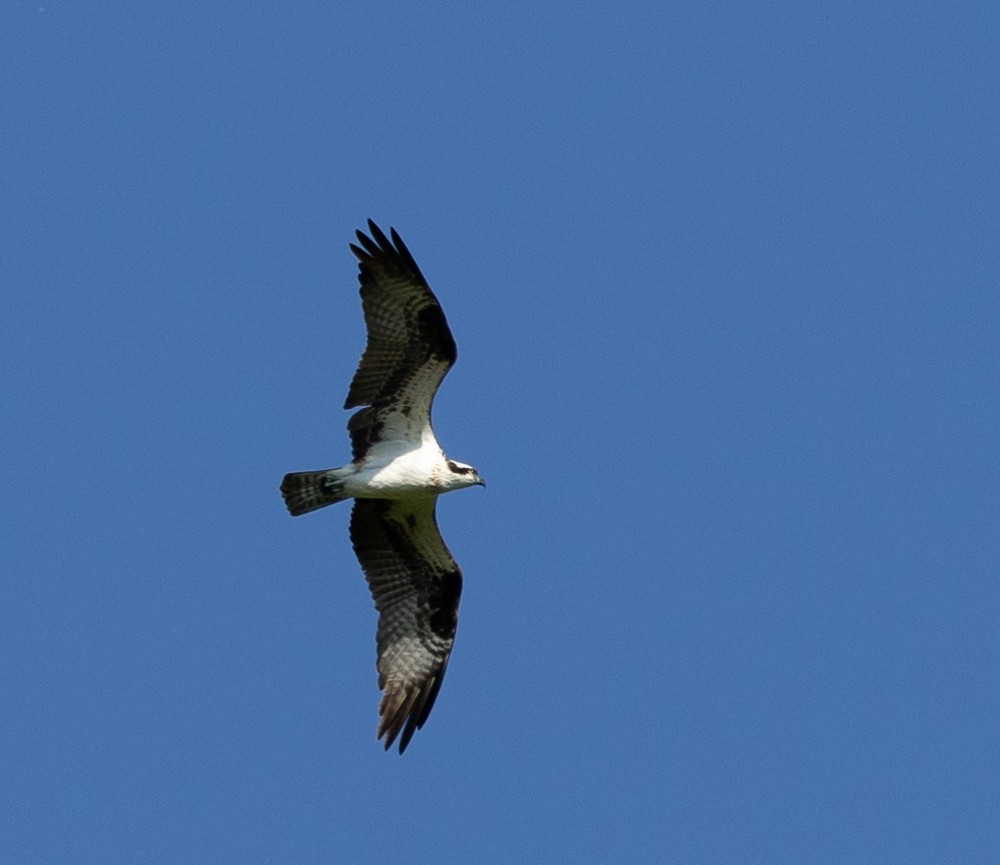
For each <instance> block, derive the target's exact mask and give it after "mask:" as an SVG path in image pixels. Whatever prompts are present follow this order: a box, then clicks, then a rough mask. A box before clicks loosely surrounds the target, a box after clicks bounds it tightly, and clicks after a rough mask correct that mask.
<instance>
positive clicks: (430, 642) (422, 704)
mask: <svg viewBox="0 0 1000 865" xmlns="http://www.w3.org/2000/svg"><path fill="white" fill-rule="evenodd" d="M368 230H369V232H370V234H371V237H368V236H366V235H365V234H363V233H362V232H360V231H358V232H356V233H357V238H358V244H359V245H358V246H355V245H354V244H353V243H352V244H351V245H350V247H351V251H352V252H353V253H354V254H355V255H356V256H357V258H358V261H359V274H358V281H359V282H360V284H361V289H360V293H361V307H362V310H363V311H364V316H365V325H366V326H367V329H368V342H367V345H366V346H365V350H364V353H363V354H362V355H361V360H360V362H359V363H358V368H357V371H356V372H355V373H354V378H353V380H352V381H351V387H350V389H349V390H348V393H347V399H346V401H345V402H344V408H345V409H349V408H357V407H359V406H360V407H361V408H360V411H357V412H355V413H354V414H353V415H352V416H351V418H350V420H349V421H348V423H347V430H348V433H349V434H350V438H351V449H352V456H353V459H352V461H351V462H350V463H348V464H347V465H345V466H341V467H340V468H333V469H325V470H322V471H310V472H292V473H291V474H287V475H285V477H284V479H283V480H282V482H281V494H282V496H283V497H284V499H285V505H286V507H287V508H288V511H289V513H291V514H292V516H296V517H297V516H300V515H301V514H306V513H309V512H310V511H315V510H317V509H319V508H322V507H326V506H327V505H332V504H334V503H335V502H340V501H344V500H345V499H354V508H353V510H352V511H351V543H352V544H353V546H354V552H355V554H356V555H357V557H358V561H359V562H360V563H361V569H362V570H363V571H364V573H365V578H366V579H367V580H368V587H369V589H370V590H371V593H372V598H373V600H374V601H375V608H376V609H377V610H378V613H379V618H378V633H377V636H376V645H377V650H378V662H377V664H376V668H377V670H378V684H379V688H380V689H381V691H382V698H381V701H380V702H379V724H378V731H377V733H376V738H378V739H384V742H385V749H386V750H387V751H388V750H389V748H391V747H392V744H393V742H394V741H395V740H396V738H397V737H398V738H399V753H400V754H402V753H403V752H404V751H405V750H406V746H407V745H408V744H409V743H410V739H411V738H412V737H413V734H414V733H415V732H416V731H417V730H419V729H420V728H421V727H422V726H423V725H424V722H425V721H426V720H427V716H428V715H430V711H431V708H432V707H433V706H434V700H435V698H436V697H437V694H438V691H439V690H440V688H441V682H442V680H443V679H444V674H445V670H446V668H447V666H448V657H449V655H450V654H451V647H452V644H453V643H454V641H455V627H456V624H457V622H458V599H459V596H460V594H461V591H462V573H461V571H460V570H459V568H458V565H457V564H456V562H455V559H454V558H453V557H452V555H451V553H450V552H449V551H448V547H447V546H445V543H444V541H443V540H442V538H441V533H440V532H439V531H438V527H437V520H436V519H435V516H434V508H435V505H436V504H437V497H438V496H439V495H441V493H447V492H450V491H452V490H459V489H462V488H463V487H469V486H474V485H476V484H478V485H479V486H485V484H484V483H483V480H482V478H481V477H480V476H479V473H478V472H477V471H476V470H475V469H474V468H473V467H472V466H469V465H465V464H464V463H460V462H456V461H455V460H451V459H448V457H446V456H445V455H444V453H443V451H442V450H441V446H440V445H439V444H438V442H437V439H436V438H435V437H434V430H433V429H432V428H431V403H432V402H433V400H434V394H435V393H436V392H437V389H438V386H439V385H440V384H441V380H442V379H443V378H444V377H445V375H446V374H447V372H448V370H449V369H451V367H452V365H453V364H454V363H455V358H456V357H457V351H456V348H455V340H454V338H453V337H452V335H451V330H450V329H449V328H448V322H447V320H446V319H445V317H444V312H442V310H441V306H440V304H439V303H438V300H437V298H436V297H435V296H434V294H433V293H432V292H431V290H430V287H429V286H428V285H427V281H426V280H425V279H424V277H423V275H422V274H421V273H420V268H419V267H417V263H416V261H414V260H413V256H412V255H411V254H410V251H409V250H408V249H407V248H406V245H405V244H404V243H403V240H402V238H401V237H400V236H399V235H398V234H397V233H396V230H395V229H394V228H391V229H390V230H389V233H390V237H391V238H392V239H391V240H390V239H389V238H388V237H386V236H385V234H384V233H383V232H382V230H381V229H380V228H379V227H378V226H377V225H376V224H375V223H374V222H372V221H371V220H370V219H369V220H368Z"/></svg>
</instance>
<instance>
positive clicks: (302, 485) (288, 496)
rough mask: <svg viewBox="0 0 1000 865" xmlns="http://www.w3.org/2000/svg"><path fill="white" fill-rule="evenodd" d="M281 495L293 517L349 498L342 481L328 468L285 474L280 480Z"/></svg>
mask: <svg viewBox="0 0 1000 865" xmlns="http://www.w3.org/2000/svg"><path fill="white" fill-rule="evenodd" d="M281 495H282V496H283V497H284V499H285V507H287V508H288V512H289V513H290V514H291V515H292V516H293V517H297V516H300V515H302V514H307V513H309V512H310V511H315V510H318V509H319V508H325V507H326V506H327V505H332V504H334V503H336V502H342V501H343V500H344V499H347V498H350V496H347V495H344V482H343V481H340V480H338V479H337V478H336V477H335V476H334V475H333V473H332V472H331V471H330V470H329V469H327V470H326V471H321V472H292V473H290V474H287V475H285V477H284V479H283V480H282V481H281Z"/></svg>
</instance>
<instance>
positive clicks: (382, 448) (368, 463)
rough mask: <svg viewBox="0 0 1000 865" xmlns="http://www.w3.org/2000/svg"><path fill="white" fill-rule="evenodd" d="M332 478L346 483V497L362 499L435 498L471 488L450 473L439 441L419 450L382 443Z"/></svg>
mask: <svg viewBox="0 0 1000 865" xmlns="http://www.w3.org/2000/svg"><path fill="white" fill-rule="evenodd" d="M330 474H332V475H333V476H334V477H336V478H337V479H338V480H340V481H342V482H343V484H344V493H346V494H347V495H348V496H351V497H352V498H358V499H366V498H367V499H392V498H410V497H412V496H421V495H427V496H435V495H440V494H441V493H444V492H448V491H449V490H453V489H459V488H460V487H461V486H468V483H465V482H464V481H465V479H464V478H456V477H455V476H454V475H453V474H452V473H451V472H450V471H449V470H448V466H447V462H446V459H445V455H444V454H443V453H442V452H441V448H440V447H439V446H438V444H437V442H436V441H432V442H431V443H428V442H424V443H423V444H422V446H421V447H417V448H415V447H414V446H413V445H412V444H410V443H407V442H402V441H385V442H380V443H379V444H378V445H376V446H375V447H373V448H372V449H371V450H370V451H369V453H368V455H367V456H366V457H365V458H364V459H362V460H359V461H357V462H353V463H350V464H349V465H346V466H343V467H342V468H339V469H333V470H332V471H331V472H330ZM456 481H459V482H460V483H456Z"/></svg>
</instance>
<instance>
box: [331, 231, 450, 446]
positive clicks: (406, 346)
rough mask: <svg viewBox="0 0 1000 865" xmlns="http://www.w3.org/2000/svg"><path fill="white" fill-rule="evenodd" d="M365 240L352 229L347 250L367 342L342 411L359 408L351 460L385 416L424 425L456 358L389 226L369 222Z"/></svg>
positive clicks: (429, 295)
mask: <svg viewBox="0 0 1000 865" xmlns="http://www.w3.org/2000/svg"><path fill="white" fill-rule="evenodd" d="M368 229H369V231H370V232H371V235H372V236H371V237H370V238H369V237H367V236H366V235H365V234H363V233H362V232H360V231H358V232H357V236H358V243H359V244H360V246H355V245H354V244H351V250H352V251H353V252H354V254H355V255H356V256H357V258H358V261H359V273H358V281H359V282H360V285H361V288H360V293H361V306H362V309H363V311H364V316H365V325H366V326H367V329H368V341H367V344H366V346H365V350H364V353H363V354H362V355H361V360H360V362H359V363H358V368H357V370H356V372H355V373H354V378H353V379H352V381H351V387H350V389H349V390H348V393H347V399H346V400H345V402H344V408H354V407H356V406H367V408H363V409H362V410H361V411H359V412H356V413H355V414H354V415H353V416H352V417H351V420H350V422H349V423H348V427H347V428H348V431H349V432H350V434H351V444H352V447H353V451H354V458H355V459H357V458H358V457H361V456H363V455H364V454H365V453H367V451H368V448H369V447H370V446H371V444H372V443H373V442H375V441H377V440H378V437H379V434H380V432H381V430H382V427H383V426H384V425H385V423H386V421H387V415H389V414H392V413H398V412H400V411H402V410H403V409H405V410H406V412H407V416H408V417H410V418H411V419H412V420H413V421H414V422H422V423H430V407H431V402H432V401H433V399H434V394H435V392H436V391H437V389H438V386H439V385H440V384H441V380H442V379H443V378H444V376H445V374H446V373H447V372H448V370H449V369H450V368H451V366H452V365H453V364H454V363H455V359H456V357H457V355H458V352H457V349H456V347H455V340H454V338H453V337H452V335H451V330H450V329H449V327H448V321H447V319H446V318H445V316H444V312H442V310H441V306H440V304H439V303H438V300H437V298H436V297H435V296H434V294H433V292H431V290H430V288H429V287H428V285H427V282H426V280H425V279H424V277H423V274H421V272H420V268H419V267H417V263H416V262H415V261H414V260H413V256H412V255H411V254H410V251H409V250H408V249H407V248H406V245H405V244H404V243H403V240H402V238H401V237H400V236H399V234H397V232H396V230H395V229H390V234H391V236H392V240H391V241H390V239H389V238H388V237H386V236H385V234H384V233H383V232H382V230H381V229H380V228H379V227H378V226H377V225H376V224H375V223H374V222H372V221H371V220H370V219H369V220H368Z"/></svg>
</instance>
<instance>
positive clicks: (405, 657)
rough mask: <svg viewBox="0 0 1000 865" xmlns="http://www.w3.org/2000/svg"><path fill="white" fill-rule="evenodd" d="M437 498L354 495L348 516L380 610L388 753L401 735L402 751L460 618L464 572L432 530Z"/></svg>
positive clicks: (381, 727) (440, 673) (438, 677)
mask: <svg viewBox="0 0 1000 865" xmlns="http://www.w3.org/2000/svg"><path fill="white" fill-rule="evenodd" d="M436 499H437V497H436V496H428V497H426V498H418V499H356V500H355V502H354V510H353V511H352V513H351V542H352V543H353V544H354V551H355V553H357V556H358V561H359V562H361V567H362V569H363V570H364V572H365V577H366V578H367V580H368V587H369V588H370V589H371V593H372V598H373V599H374V601H375V608H376V609H377V610H378V612H379V619H378V635H377V639H376V643H377V647H378V663H377V665H376V667H377V669H378V684H379V688H380V689H381V690H382V699H381V702H380V703H379V724H378V733H377V738H379V739H381V738H382V737H383V736H384V737H385V749H386V750H387V751H388V750H389V748H390V747H392V743H393V741H394V740H395V739H396V737H397V736H400V739H399V753H400V754H402V753H403V751H405V750H406V746H407V745H408V744H409V742H410V739H411V738H412V736H413V734H414V733H415V732H416V731H417V730H419V729H420V728H421V727H422V726H423V725H424V722H425V721H426V720H427V716H428V715H430V712H431V708H432V707H433V706H434V700H435V698H436V697H437V694H438V691H439V690H440V688H441V682H442V680H443V679H444V673H445V670H446V669H447V667H448V656H449V655H450V654H451V647H452V644H453V643H454V641H455V627H456V625H457V623H458V599H459V596H460V595H461V592H462V574H461V571H459V569H458V565H457V564H456V563H455V560H454V559H453V558H452V556H451V553H450V552H448V548H447V547H446V546H445V544H444V541H443V540H442V539H441V534H440V532H439V531H438V527H437V521H436V520H435V518H434V505H435V503H436ZM400 733H402V735H400Z"/></svg>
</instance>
